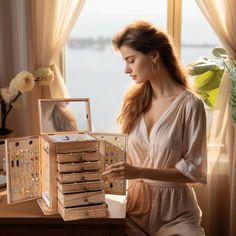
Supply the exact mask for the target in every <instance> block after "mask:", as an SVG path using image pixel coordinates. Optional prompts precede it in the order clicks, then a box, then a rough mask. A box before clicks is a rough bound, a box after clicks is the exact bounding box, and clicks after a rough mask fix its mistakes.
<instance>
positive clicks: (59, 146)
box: [56, 140, 98, 153]
mask: <svg viewBox="0 0 236 236" xmlns="http://www.w3.org/2000/svg"><path fill="white" fill-rule="evenodd" d="M94 151H98V141H97V140H91V141H79V142H76V141H74V142H68V143H67V142H59V143H56V152H57V153H71V152H94Z"/></svg>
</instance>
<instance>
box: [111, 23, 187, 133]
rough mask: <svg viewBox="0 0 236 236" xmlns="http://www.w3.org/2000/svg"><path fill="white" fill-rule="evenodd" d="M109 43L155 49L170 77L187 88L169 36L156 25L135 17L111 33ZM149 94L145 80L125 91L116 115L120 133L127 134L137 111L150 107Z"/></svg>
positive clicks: (146, 51)
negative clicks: (120, 129) (118, 112)
mask: <svg viewBox="0 0 236 236" xmlns="http://www.w3.org/2000/svg"><path fill="white" fill-rule="evenodd" d="M112 44H113V47H114V48H115V50H117V51H119V50H120V48H121V47H122V46H127V47H130V48H132V49H134V50H136V51H139V52H142V53H143V54H148V53H150V52H153V51H158V52H159V54H160V57H161V59H162V61H163V64H164V65H165V67H166V68H167V69H168V72H169V74H170V75H171V77H172V78H173V79H174V80H175V81H176V82H177V83H179V84H180V85H182V86H184V87H186V88H188V83H187V79H186V78H187V76H186V73H185V70H184V68H183V67H182V66H181V64H180V63H179V61H178V59H177V56H176V53H175V50H174V47H173V45H172V42H171V39H170V38H169V36H168V35H167V33H165V32H163V31H161V30H160V29H158V28H156V27H155V26H154V25H153V24H152V23H150V22H147V21H143V20H139V21H136V22H134V23H131V24H129V25H127V26H126V27H125V28H124V29H123V30H122V31H120V32H118V33H117V34H115V35H114V36H113V38H112ZM152 95H153V90H152V87H151V84H150V82H149V81H147V82H144V83H143V84H137V85H134V86H133V87H132V88H131V89H130V90H129V91H128V92H127V94H126V96H125V98H124V102H123V106H122V109H121V113H120V115H119V116H118V122H119V124H120V125H121V128H122V131H123V132H124V133H128V134H129V133H130V132H131V131H132V130H133V128H134V127H135V125H136V124H137V122H138V120H139V119H140V115H141V114H142V113H143V112H145V111H147V110H148V109H149V108H150V106H151V101H152Z"/></svg>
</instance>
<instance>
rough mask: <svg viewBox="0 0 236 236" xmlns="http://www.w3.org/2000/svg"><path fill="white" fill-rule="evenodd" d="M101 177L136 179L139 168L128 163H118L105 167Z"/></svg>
mask: <svg viewBox="0 0 236 236" xmlns="http://www.w3.org/2000/svg"><path fill="white" fill-rule="evenodd" d="M102 175H103V176H109V177H115V178H120V179H137V178H138V175H139V168H138V167H134V166H132V165H130V164H128V163H124V162H119V163H115V164H112V165H110V166H108V167H106V168H105V171H104V172H103V173H102Z"/></svg>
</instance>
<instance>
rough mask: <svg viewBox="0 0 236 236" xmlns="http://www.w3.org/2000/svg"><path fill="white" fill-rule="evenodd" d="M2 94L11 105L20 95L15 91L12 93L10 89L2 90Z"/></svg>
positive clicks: (0, 90)
mask: <svg viewBox="0 0 236 236" xmlns="http://www.w3.org/2000/svg"><path fill="white" fill-rule="evenodd" d="M0 92H1V96H2V99H3V100H4V101H5V102H6V103H10V101H12V100H13V99H14V98H15V97H16V96H17V94H18V91H15V90H14V91H12V92H11V91H10V90H9V88H8V87H6V88H1V89H0Z"/></svg>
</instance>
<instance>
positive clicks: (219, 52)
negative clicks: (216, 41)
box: [212, 47, 227, 58]
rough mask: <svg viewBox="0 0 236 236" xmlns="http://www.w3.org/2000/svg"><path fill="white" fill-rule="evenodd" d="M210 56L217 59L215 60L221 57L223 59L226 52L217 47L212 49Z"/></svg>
mask: <svg viewBox="0 0 236 236" xmlns="http://www.w3.org/2000/svg"><path fill="white" fill-rule="evenodd" d="M212 54H213V55H214V56H215V57H217V58H221V57H222V56H223V57H226V55H227V53H226V51H225V50H224V48H219V47H215V48H213V50H212Z"/></svg>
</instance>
